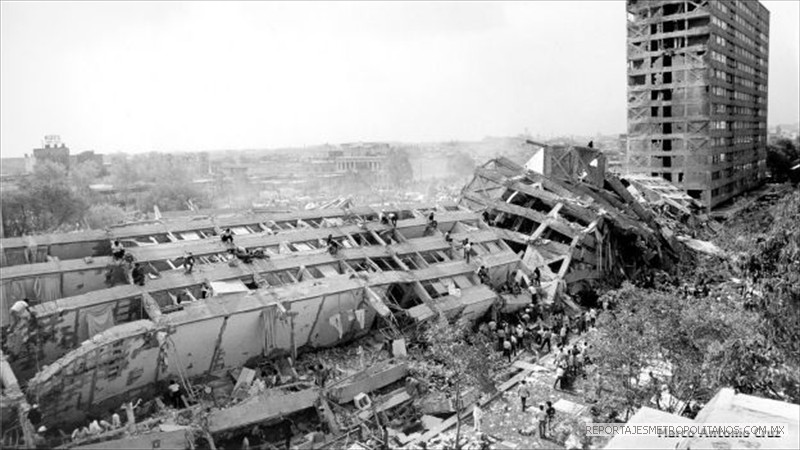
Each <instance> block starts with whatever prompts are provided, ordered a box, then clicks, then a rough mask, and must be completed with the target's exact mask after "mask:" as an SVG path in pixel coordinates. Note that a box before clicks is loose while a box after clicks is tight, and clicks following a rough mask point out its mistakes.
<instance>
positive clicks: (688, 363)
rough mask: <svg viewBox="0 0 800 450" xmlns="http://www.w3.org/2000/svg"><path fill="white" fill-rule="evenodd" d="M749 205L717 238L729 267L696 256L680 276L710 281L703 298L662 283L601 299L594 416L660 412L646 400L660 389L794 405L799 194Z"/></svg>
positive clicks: (798, 365) (798, 348)
mask: <svg viewBox="0 0 800 450" xmlns="http://www.w3.org/2000/svg"><path fill="white" fill-rule="evenodd" d="M757 208H759V207H758V206H756V207H755V208H754V209H752V210H750V211H747V212H745V213H744V217H742V218H741V219H739V220H738V221H734V222H732V223H729V224H728V226H727V227H726V229H725V230H724V231H723V232H722V234H721V235H720V236H719V237H718V239H717V241H718V245H720V246H722V247H723V248H725V249H726V250H727V251H728V252H729V254H731V255H733V256H732V257H731V260H730V261H723V260H720V259H718V258H708V259H701V260H700V261H699V262H698V265H697V266H696V267H691V268H689V270H687V271H686V272H685V273H683V274H681V279H682V280H683V281H685V282H686V283H687V284H688V285H693V284H698V285H701V284H703V283H709V286H710V287H709V295H708V296H698V297H695V296H692V295H687V294H686V292H685V291H684V290H683V289H681V288H679V287H676V286H672V285H668V284H665V285H661V286H659V290H655V289H641V288H637V287H634V286H633V285H631V284H625V285H623V286H622V288H620V289H617V290H613V291H610V292H608V293H606V294H605V296H606V300H608V301H609V302H610V303H611V304H613V305H615V307H614V309H613V310H611V311H608V312H606V313H603V314H601V316H600V318H599V327H598V331H597V332H596V334H595V335H594V336H593V337H592V344H593V346H594V351H593V353H592V358H593V360H594V361H595V362H596V364H597V374H596V377H595V379H594V390H595V392H596V393H597V399H598V407H599V409H600V410H601V411H604V412H605V413H607V414H609V413H611V414H612V415H613V413H615V414H618V415H619V416H620V417H621V418H624V416H626V415H628V414H630V413H631V412H633V411H635V410H636V409H638V408H639V407H641V406H644V405H647V406H650V407H658V406H661V407H662V408H663V407H664V405H656V404H652V403H651V399H653V398H658V396H657V394H659V390H660V388H661V385H662V384H665V385H666V386H667V387H668V390H669V392H670V393H671V394H672V395H673V396H675V397H677V398H678V399H681V400H684V401H689V400H696V401H699V402H701V403H702V402H704V401H707V400H708V399H710V398H711V397H712V396H713V395H714V394H715V393H716V392H717V390H719V389H720V388H722V387H733V388H735V389H736V390H738V391H739V392H744V393H748V394H754V395H759V396H763V397H768V398H775V399H780V400H784V401H790V402H793V403H800V356H799V355H800V287H799V286H800V228H798V227H797V224H798V223H800V193H798V192H793V193H792V194H790V195H788V196H786V197H784V198H782V199H781V200H780V201H779V202H778V203H776V204H775V205H774V206H772V207H771V208H764V207H763V206H762V207H761V210H759V209H757ZM745 280H747V282H748V283H749V285H745V284H743V283H744V282H745ZM748 286H749V287H748ZM659 368H661V369H666V370H661V371H659V370H658V369H659ZM650 371H655V372H656V373H657V374H656V375H655V379H649V374H648V372H650ZM659 374H660V375H659ZM612 412H613V413H612ZM675 412H680V411H675Z"/></svg>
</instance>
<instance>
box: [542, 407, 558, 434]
mask: <svg viewBox="0 0 800 450" xmlns="http://www.w3.org/2000/svg"><path fill="white" fill-rule="evenodd" d="M544 412H545V414H547V428H548V430H550V431H552V430H553V421H555V419H556V409H555V408H554V407H553V402H551V401H550V400H548V401H547V408H545V410H544Z"/></svg>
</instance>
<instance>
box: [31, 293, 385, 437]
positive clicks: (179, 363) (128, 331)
mask: <svg viewBox="0 0 800 450" xmlns="http://www.w3.org/2000/svg"><path fill="white" fill-rule="evenodd" d="M243 298H244V300H243V301H242V300H237V299H236V298H232V299H226V298H222V299H209V300H208V302H210V303H214V302H226V301H229V302H237V301H241V302H242V303H241V304H240V305H239V306H241V309H239V308H237V307H236V306H235V305H225V306H227V307H231V308H233V311H235V312H231V313H230V314H228V315H227V318H226V316H225V315H224V314H218V315H205V316H203V315H198V314H196V312H194V311H191V310H184V311H178V312H174V313H171V314H168V315H166V316H164V318H162V319H161V321H160V322H163V324H162V325H158V326H157V325H156V324H155V323H153V322H152V321H149V320H140V321H136V322H131V323H126V324H122V325H118V326H115V327H113V328H111V329H110V330H108V331H106V332H104V333H101V334H99V335H96V336H95V337H93V338H92V339H91V340H89V341H86V342H84V343H83V345H81V347H79V348H77V349H76V350H73V351H71V352H69V353H68V354H67V355H65V356H64V357H62V358H61V359H59V360H58V361H56V362H55V363H53V364H52V365H50V366H48V367H46V368H45V369H43V370H42V371H41V372H39V373H38V374H37V375H36V376H35V377H34V378H33V379H32V380H31V381H30V388H29V392H30V393H32V394H33V395H35V396H36V397H38V398H41V399H44V400H42V401H41V403H46V406H45V407H46V408H47V410H46V411H43V413H44V414H45V417H46V420H47V421H56V422H77V421H81V420H83V419H84V416H85V414H86V413H87V412H89V411H96V412H105V410H106V409H107V407H108V406H109V405H111V406H115V407H118V404H119V403H121V402H122V401H123V400H124V399H127V398H129V397H131V396H132V395H133V393H143V392H144V393H148V394H150V393H152V391H153V388H154V383H156V382H157V381H158V380H165V379H168V378H171V377H179V376H184V377H189V378H191V377H195V376H201V375H205V374H207V373H209V371H215V370H220V369H226V368H232V367H238V366H241V365H243V364H244V363H245V362H246V361H247V360H249V359H251V358H252V357H254V356H257V355H259V354H262V352H265V353H291V352H292V348H293V347H294V348H297V349H299V348H301V347H324V346H331V345H335V344H338V343H340V342H343V341H346V340H349V339H352V338H354V337H356V336H358V335H360V334H363V333H365V332H366V331H367V330H369V328H370V327H371V326H372V323H373V321H374V318H375V312H374V309H372V307H371V306H369V305H368V302H367V300H366V299H365V296H364V289H357V290H352V291H346V292H340V293H336V294H333V295H325V296H317V297H312V298H308V299H301V300H298V301H292V302H286V303H285V304H286V311H287V312H286V313H282V312H280V311H278V310H277V309H278V308H277V306H276V305H274V304H273V305H270V306H266V307H265V306H264V305H261V304H259V303H258V301H257V299H253V298H250V299H248V298H246V297H243ZM248 302H249V304H248ZM253 304H256V305H257V306H259V305H260V306H259V307H252V305H253ZM356 311H364V315H363V325H362V322H361V321H360V317H361V314H360V313H359V314H358V315H357V313H356ZM295 313H297V314H295ZM195 316H199V317H195ZM334 317H338V319H332V318H334ZM292 321H294V324H293V326H292ZM266 322H268V323H266ZM265 323H266V325H267V326H266V328H265ZM337 325H338V326H340V327H341V329H342V334H341V335H340V333H339V330H338V329H337ZM157 330H161V331H162V332H163V333H164V334H163V337H164V339H162V341H163V342H162V343H161V344H159V340H158V338H157V336H156V332H157ZM267 334H268V335H267ZM160 357H162V358H161V359H160ZM160 360H161V361H166V364H164V363H162V362H159V361H160Z"/></svg>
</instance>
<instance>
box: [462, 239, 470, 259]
mask: <svg viewBox="0 0 800 450" xmlns="http://www.w3.org/2000/svg"><path fill="white" fill-rule="evenodd" d="M463 244H464V259H466V260H467V264H469V257H470V254H471V253H472V244H471V243H470V242H469V238H466V239H464V243H463Z"/></svg>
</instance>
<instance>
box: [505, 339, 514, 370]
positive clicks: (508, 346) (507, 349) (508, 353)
mask: <svg viewBox="0 0 800 450" xmlns="http://www.w3.org/2000/svg"><path fill="white" fill-rule="evenodd" d="M511 348H512V346H511V341H510V340H508V339H504V340H503V357H504V358H508V363H509V364H511Z"/></svg>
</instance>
